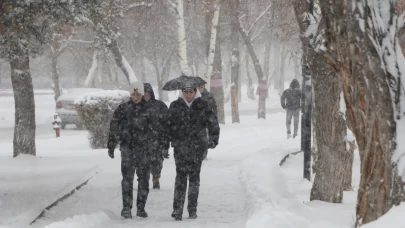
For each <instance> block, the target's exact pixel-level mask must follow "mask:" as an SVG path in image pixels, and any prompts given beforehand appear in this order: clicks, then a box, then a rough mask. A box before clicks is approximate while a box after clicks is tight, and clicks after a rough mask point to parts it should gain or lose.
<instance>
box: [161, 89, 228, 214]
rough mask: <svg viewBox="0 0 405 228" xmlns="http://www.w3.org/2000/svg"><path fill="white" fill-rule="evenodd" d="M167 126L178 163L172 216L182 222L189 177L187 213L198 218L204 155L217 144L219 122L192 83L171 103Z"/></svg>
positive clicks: (176, 162)
mask: <svg viewBox="0 0 405 228" xmlns="http://www.w3.org/2000/svg"><path fill="white" fill-rule="evenodd" d="M167 124H168V131H169V136H170V141H171V145H172V147H173V148H174V159H175V164H176V180H175V189H174V199H173V213H172V217H173V218H174V219H175V220H182V215H183V206H184V201H185V197H186V190H187V177H188V179H189V180H188V181H189V188H188V206H187V210H188V213H189V218H191V219H195V218H197V204H198V194H199V188H200V171H201V164H202V160H203V155H204V151H205V150H206V149H207V148H210V149H213V148H215V147H216V146H217V145H218V139H219V133H220V129H219V124H218V120H217V118H216V116H215V114H214V112H213V110H212V109H211V108H210V107H209V104H208V102H207V101H206V100H204V99H202V98H201V94H200V92H199V91H198V90H197V85H193V84H192V83H190V84H186V85H184V86H183V88H182V93H180V97H179V98H178V99H177V100H176V101H173V102H172V103H171V104H170V107H169V117H168V121H167ZM207 129H208V132H207ZM207 134H208V135H207Z"/></svg>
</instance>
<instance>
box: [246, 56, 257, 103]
mask: <svg viewBox="0 0 405 228" xmlns="http://www.w3.org/2000/svg"><path fill="white" fill-rule="evenodd" d="M249 67H250V64H249V56H246V78H247V79H248V84H247V96H248V98H249V99H251V100H256V96H255V88H254V86H253V78H252V76H251V75H250V70H249Z"/></svg>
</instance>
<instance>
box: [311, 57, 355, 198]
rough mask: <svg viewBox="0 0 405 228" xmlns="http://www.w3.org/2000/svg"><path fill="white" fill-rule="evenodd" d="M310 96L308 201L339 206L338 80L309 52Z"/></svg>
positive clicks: (341, 135) (342, 125) (342, 147)
mask: <svg viewBox="0 0 405 228" xmlns="http://www.w3.org/2000/svg"><path fill="white" fill-rule="evenodd" d="M308 60H309V61H308V62H309V65H310V69H311V79H312V87H313V92H314V96H313V99H314V103H315V107H313V108H314V112H313V115H314V119H315V126H314V130H315V132H316V133H315V137H316V139H315V141H316V144H317V145H316V147H317V159H316V163H315V164H314V167H313V168H314V171H315V173H316V176H315V180H314V183H313V185H312V189H311V197H310V199H311V200H321V201H325V202H330V203H341V202H342V200H343V189H344V185H343V181H344V177H345V175H344V174H345V169H346V167H347V165H346V164H347V163H349V161H348V160H347V157H346V156H345V155H346V154H347V151H346V143H345V138H346V132H347V128H346V122H345V120H344V118H343V113H341V112H339V109H340V93H341V91H342V88H341V85H340V78H338V75H337V74H336V73H335V71H334V70H333V69H332V68H331V67H330V66H329V65H327V63H326V62H325V61H324V60H323V59H322V58H321V57H320V56H319V54H317V53H314V52H312V53H311V54H310V56H309V58H308Z"/></svg>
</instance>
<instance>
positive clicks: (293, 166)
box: [241, 148, 403, 228]
mask: <svg viewBox="0 0 405 228" xmlns="http://www.w3.org/2000/svg"><path fill="white" fill-rule="evenodd" d="M272 150H274V148H271V149H265V150H261V151H260V152H258V153H255V154H252V156H250V157H249V158H248V159H247V160H245V161H244V162H243V164H242V169H241V179H242V184H243V186H244V188H245V194H246V209H247V217H248V219H247V223H246V228H261V227H263V228H268V227H272V228H325V227H328V228H343V227H350V226H351V225H353V224H354V220H353V218H354V217H353V216H355V205H356V193H357V192H355V191H354V192H345V193H344V194H345V195H344V201H343V203H342V204H332V203H326V202H321V201H309V196H310V190H311V186H312V183H310V182H308V181H307V180H305V179H303V177H302V170H303V154H302V153H299V154H297V155H290V157H289V158H288V159H287V161H286V162H285V163H284V165H283V166H282V167H280V166H279V162H280V160H281V159H282V158H283V157H284V156H285V155H286V154H287V152H285V151H283V150H280V151H281V152H277V153H276V152H274V153H271V151H272ZM355 162H356V163H357V162H358V159H355ZM357 168H358V167H357V165H356V164H355V168H354V169H356V170H357ZM356 178H357V176H356ZM356 182H357V179H355V181H354V182H353V183H354V184H356ZM402 224H403V223H402Z"/></svg>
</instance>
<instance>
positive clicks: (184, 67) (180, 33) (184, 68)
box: [176, 0, 191, 76]
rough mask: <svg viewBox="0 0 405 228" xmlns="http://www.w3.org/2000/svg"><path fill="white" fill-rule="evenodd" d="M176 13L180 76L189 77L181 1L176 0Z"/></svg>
mask: <svg viewBox="0 0 405 228" xmlns="http://www.w3.org/2000/svg"><path fill="white" fill-rule="evenodd" d="M176 11H177V20H176V24H177V42H178V48H179V60H180V70H181V73H182V74H184V75H187V76H191V70H190V67H189V65H188V60H187V40H186V29H185V27H184V15H183V14H184V11H183V0H176Z"/></svg>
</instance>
